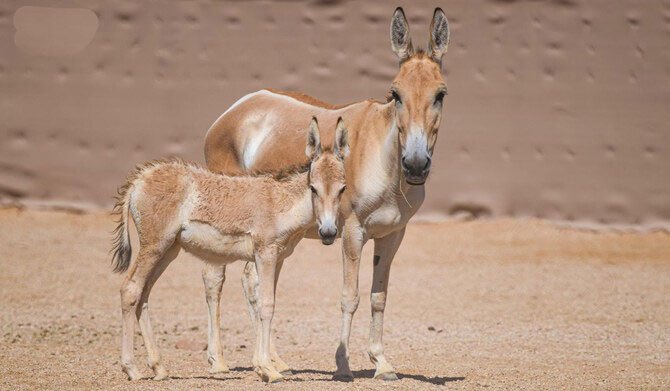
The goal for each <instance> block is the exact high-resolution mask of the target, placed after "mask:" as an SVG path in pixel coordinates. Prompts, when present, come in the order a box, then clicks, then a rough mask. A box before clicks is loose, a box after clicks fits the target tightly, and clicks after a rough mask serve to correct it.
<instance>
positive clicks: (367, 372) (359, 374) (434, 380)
mask: <svg viewBox="0 0 670 391" xmlns="http://www.w3.org/2000/svg"><path fill="white" fill-rule="evenodd" d="M251 370H253V369H252V368H251V367H235V368H231V371H251ZM292 371H293V374H295V375H299V374H301V373H304V374H313V375H328V376H329V378H328V379H310V380H306V379H299V378H293V377H291V376H287V377H286V378H285V380H286V381H289V382H291V381H294V382H303V381H340V380H334V379H332V378H330V376H332V375H333V372H330V371H322V370H318V369H293V370H292ZM353 374H354V379H371V378H372V377H373V376H374V374H375V371H374V370H373V369H364V370H360V371H353ZM396 375H398V379H400V380H402V379H412V380H416V381H420V382H424V383H431V384H437V385H444V384H447V383H451V382H458V381H463V380H465V377H464V376H434V377H427V376H424V375H411V374H405V373H396Z"/></svg>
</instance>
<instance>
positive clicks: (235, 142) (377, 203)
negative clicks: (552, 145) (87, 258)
mask: <svg viewBox="0 0 670 391" xmlns="http://www.w3.org/2000/svg"><path fill="white" fill-rule="evenodd" d="M431 26H432V27H431V29H432V31H431V34H430V39H429V45H428V47H429V52H424V51H419V52H414V49H413V45H412V43H411V39H410V38H409V36H410V35H409V27H408V23H407V20H406V18H405V15H404V12H403V11H402V9H400V8H398V9H397V10H396V11H395V13H394V15H393V18H392V29H391V39H392V48H393V49H394V51H395V52H396V54H397V55H398V57H399V64H400V67H399V71H398V74H397V75H396V77H395V78H394V80H393V83H392V85H391V92H392V93H391V95H392V99H390V100H389V101H388V102H387V103H379V102H375V101H372V100H366V101H361V102H357V103H353V104H350V105H347V106H335V105H330V104H327V103H324V102H322V101H320V100H318V99H315V98H312V97H309V96H307V95H304V94H300V93H278V92H274V91H272V90H262V91H258V92H257V93H254V94H251V95H249V96H247V97H245V98H244V99H243V100H241V101H240V102H238V103H236V104H235V105H234V106H233V107H232V108H231V109H229V110H228V111H226V112H225V113H224V114H223V115H222V116H221V117H220V118H219V119H218V120H217V121H216V122H215V123H214V124H213V125H212V126H211V127H210V129H209V131H208V132H207V136H206V138H205V159H206V161H207V166H208V167H209V168H210V169H211V170H213V171H216V172H224V173H236V172H244V171H247V170H255V169H260V170H281V169H282V167H285V166H288V165H295V164H300V163H301V162H303V161H304V157H303V156H304V155H303V154H302V139H303V138H304V133H300V132H298V133H296V132H294V131H293V130H294V129H296V126H297V125H298V124H300V123H302V122H304V121H305V120H306V118H309V117H310V116H313V115H316V116H318V117H319V121H321V123H322V124H324V125H325V128H326V129H329V130H330V131H328V132H326V133H324V134H323V135H322V136H323V142H324V144H325V145H329V144H332V143H333V140H334V139H335V135H334V132H333V131H332V129H335V127H334V124H335V121H336V119H337V118H338V117H342V118H344V120H345V121H346V123H347V125H348V128H349V143H350V145H351V153H350V156H349V158H348V159H347V160H346V162H345V168H346V177H347V190H346V192H345V194H344V197H343V199H342V219H341V221H343V222H344V226H343V227H341V229H340V232H341V233H342V238H343V241H342V245H343V251H342V253H343V267H344V273H343V275H344V284H343V291H342V314H343V316H342V327H341V330H342V332H341V339H340V347H339V348H338V350H337V353H336V363H337V372H336V374H335V377H336V378H343V379H351V378H352V373H351V370H350V368H349V359H348V357H349V347H348V344H349V333H350V329H351V320H352V317H353V313H354V312H355V311H356V308H357V307H358V302H359V293H358V269H359V265H360V256H361V252H362V248H363V245H364V244H365V243H366V242H367V241H368V240H369V239H374V242H375V261H374V277H373V286H372V292H371V302H372V314H373V320H372V324H371V328H370V347H369V353H370V359H371V360H372V362H373V363H375V366H376V372H375V377H379V378H384V379H392V378H395V373H394V369H393V367H392V366H391V365H390V364H389V363H388V361H387V360H386V358H385V357H384V353H383V348H382V342H381V340H382V318H383V312H384V307H385V301H386V292H387V287H388V278H389V272H390V265H391V262H392V260H393V257H394V255H395V252H396V250H397V249H398V246H399V245H400V243H401V242H402V237H403V234H404V229H405V225H406V224H407V222H408V221H409V219H410V218H411V217H412V216H413V215H414V214H415V213H416V211H417V210H418V208H419V207H420V206H421V204H422V203H423V200H424V197H425V193H424V186H423V182H424V181H425V179H426V177H427V175H428V172H429V169H430V160H431V156H432V154H433V150H434V147H435V143H436V141H437V134H438V129H439V125H440V121H441V113H442V97H443V95H446V84H445V81H444V80H443V77H442V74H441V69H440V62H441V57H442V55H443V54H444V53H445V52H446V50H447V43H448V37H449V35H448V24H447V21H446V17H445V16H444V13H443V12H442V10H441V9H439V8H438V9H436V10H435V13H434V15H433V23H431ZM267 119H271V121H266V120H267ZM268 123H271V125H270V126H268V125H267V124H268ZM258 124H263V125H262V128H263V129H262V131H260V130H259V128H258V126H261V125H258ZM257 125H258V126H257ZM251 142H253V143H255V144H253V145H260V147H259V148H246V147H245V146H248V145H251V144H250V143H251ZM410 184H411V185H410ZM308 236H309V237H315V236H316V235H315V232H313V231H310V232H308ZM254 273H255V271H254V270H253V268H252V269H249V270H245V275H244V277H243V279H244V280H245V284H249V281H251V280H253V279H254V278H255V276H254ZM249 306H250V313H254V312H255V310H254V309H253V308H252V307H253V306H254V304H253V301H252V300H250V301H249ZM218 322H219V321H218V320H210V323H211V324H214V325H216V324H218ZM210 343H214V344H216V343H217V341H212V340H211V339H210Z"/></svg>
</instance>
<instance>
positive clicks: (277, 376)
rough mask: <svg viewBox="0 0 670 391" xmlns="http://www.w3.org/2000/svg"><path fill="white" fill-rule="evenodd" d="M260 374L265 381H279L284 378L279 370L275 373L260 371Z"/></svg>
mask: <svg viewBox="0 0 670 391" xmlns="http://www.w3.org/2000/svg"><path fill="white" fill-rule="evenodd" d="M260 376H261V380H262V381H264V382H266V383H279V382H281V381H283V380H284V377H283V376H282V375H281V374H280V373H279V372H277V374H274V375H266V374H263V373H261V374H260Z"/></svg>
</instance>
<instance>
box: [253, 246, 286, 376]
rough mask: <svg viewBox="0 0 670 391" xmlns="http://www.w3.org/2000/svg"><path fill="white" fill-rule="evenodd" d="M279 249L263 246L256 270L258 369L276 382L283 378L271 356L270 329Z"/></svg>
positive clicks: (257, 256)
mask: <svg viewBox="0 0 670 391" xmlns="http://www.w3.org/2000/svg"><path fill="white" fill-rule="evenodd" d="M277 264H278V262H277V250H276V249H274V248H262V249H260V250H259V251H258V253H257V254H256V270H257V271H258V294H259V298H260V303H259V304H260V306H259V310H258V314H259V317H260V323H261V327H260V331H261V338H260V344H259V347H258V368H256V371H257V372H258V374H259V375H260V377H261V379H263V380H264V381H267V382H268V383H274V382H277V381H281V380H282V379H283V377H282V375H281V373H279V371H277V369H276V368H275V367H274V364H273V363H272V359H271V356H270V330H271V329H272V317H273V316H274V310H275V276H276V274H277Z"/></svg>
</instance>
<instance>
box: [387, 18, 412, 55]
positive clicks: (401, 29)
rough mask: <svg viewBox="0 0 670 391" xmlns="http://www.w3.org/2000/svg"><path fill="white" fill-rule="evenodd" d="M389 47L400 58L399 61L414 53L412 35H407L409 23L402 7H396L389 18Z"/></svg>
mask: <svg viewBox="0 0 670 391" xmlns="http://www.w3.org/2000/svg"><path fill="white" fill-rule="evenodd" d="M391 47H392V48H393V51H394V52H395V54H397V55H398V58H400V62H403V61H405V60H407V59H408V58H409V57H410V56H411V55H412V54H414V48H413V47H412V37H410V36H409V24H408V23H407V18H405V13H404V12H403V10H402V7H398V8H396V9H395V12H394V13H393V17H392V18H391Z"/></svg>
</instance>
